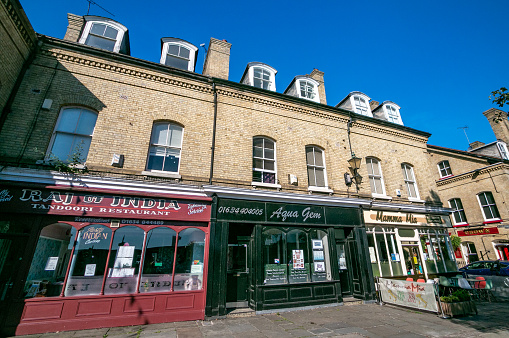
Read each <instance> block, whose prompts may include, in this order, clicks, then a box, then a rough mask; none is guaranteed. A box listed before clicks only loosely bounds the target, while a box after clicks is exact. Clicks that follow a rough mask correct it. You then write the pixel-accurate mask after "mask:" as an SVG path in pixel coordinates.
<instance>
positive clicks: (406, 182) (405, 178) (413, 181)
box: [401, 163, 421, 202]
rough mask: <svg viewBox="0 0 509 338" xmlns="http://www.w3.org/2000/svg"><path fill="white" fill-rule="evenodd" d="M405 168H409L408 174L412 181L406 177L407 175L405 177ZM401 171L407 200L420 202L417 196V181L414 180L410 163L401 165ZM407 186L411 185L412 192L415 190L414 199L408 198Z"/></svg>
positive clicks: (408, 190)
mask: <svg viewBox="0 0 509 338" xmlns="http://www.w3.org/2000/svg"><path fill="white" fill-rule="evenodd" d="M406 167H408V168H410V173H411V174H412V179H409V178H408V177H407V175H406V173H407V171H406V170H405V168H406ZM401 169H402V171H403V181H404V182H405V187H406V190H407V195H408V200H409V201H416V202H420V201H421V199H420V195H419V189H418V188H417V179H416V178H415V172H414V167H413V166H412V165H411V164H410V163H401ZM409 184H413V186H414V190H415V194H416V196H415V197H411V196H410V189H409V188H408V187H409Z"/></svg>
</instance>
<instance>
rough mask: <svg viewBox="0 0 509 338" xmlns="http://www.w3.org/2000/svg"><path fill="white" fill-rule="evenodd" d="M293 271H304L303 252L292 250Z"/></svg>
mask: <svg viewBox="0 0 509 338" xmlns="http://www.w3.org/2000/svg"><path fill="white" fill-rule="evenodd" d="M292 261H293V268H294V269H304V250H292Z"/></svg>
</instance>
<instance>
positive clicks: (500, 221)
mask: <svg viewBox="0 0 509 338" xmlns="http://www.w3.org/2000/svg"><path fill="white" fill-rule="evenodd" d="M491 223H502V219H501V218H497V219H490V220H487V221H484V222H482V224H491Z"/></svg>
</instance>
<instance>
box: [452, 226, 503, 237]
mask: <svg viewBox="0 0 509 338" xmlns="http://www.w3.org/2000/svg"><path fill="white" fill-rule="evenodd" d="M488 234H498V228H484V229H475V230H463V231H458V236H478V235H488Z"/></svg>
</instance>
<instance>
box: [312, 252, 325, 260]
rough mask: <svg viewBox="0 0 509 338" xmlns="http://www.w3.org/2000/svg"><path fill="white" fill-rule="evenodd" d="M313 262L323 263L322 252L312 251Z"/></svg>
mask: <svg viewBox="0 0 509 338" xmlns="http://www.w3.org/2000/svg"><path fill="white" fill-rule="evenodd" d="M313 260H314V261H323V260H324V254H323V250H314V251H313Z"/></svg>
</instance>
